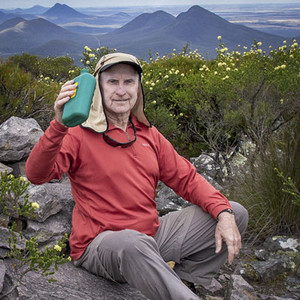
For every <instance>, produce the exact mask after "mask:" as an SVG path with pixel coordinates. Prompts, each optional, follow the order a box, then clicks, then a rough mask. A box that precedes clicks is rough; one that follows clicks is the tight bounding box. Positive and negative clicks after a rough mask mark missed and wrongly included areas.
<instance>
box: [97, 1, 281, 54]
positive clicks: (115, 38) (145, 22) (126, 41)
mask: <svg viewBox="0 0 300 300" xmlns="http://www.w3.org/2000/svg"><path fill="white" fill-rule="evenodd" d="M156 19H157V13H152V14H143V15H141V16H139V17H137V18H136V19H134V20H133V21H131V22H130V23H128V24H127V25H125V26H123V27H122V28H121V29H119V30H116V31H115V32H112V33H110V34H106V35H104V36H102V37H99V39H101V41H102V43H103V44H104V45H108V46H111V47H114V48H117V49H118V50H120V51H131V52H132V53H134V54H136V55H137V56H143V55H145V54H147V53H148V51H149V49H151V50H152V51H153V52H154V51H155V52H156V51H157V52H159V53H160V54H161V55H164V54H166V53H170V52H172V51H173V49H174V48H175V49H178V50H180V49H181V48H182V47H183V46H184V45H185V44H186V43H189V45H190V48H191V49H198V50H199V51H200V53H201V54H203V55H205V54H207V55H208V56H209V57H213V56H214V55H215V48H216V46H217V37H218V36H219V35H221V36H222V41H223V42H225V43H226V44H227V45H228V46H229V47H231V48H235V47H236V46H237V45H239V44H240V45H243V46H248V47H250V46H251V45H252V44H253V42H254V40H257V41H261V42H262V43H263V45H265V47H266V48H267V47H268V46H269V45H273V46H275V47H276V46H279V45H281V44H282V41H283V39H284V38H282V37H279V36H275V35H271V34H266V33H263V32H260V31H257V30H253V29H250V28H248V27H245V26H242V25H236V24H232V23H230V22H228V21H226V20H225V19H223V18H221V17H219V16H217V15H216V14H213V13H211V12H209V11H208V10H206V9H204V8H201V7H200V6H193V7H191V8H190V9H189V10H188V11H187V12H184V13H181V14H179V15H178V16H177V17H176V18H173V19H172V20H171V18H169V19H168V20H167V22H166V23H165V24H163V25H162V26H158V27H156ZM135 23H136V26H135V28H134V26H133V24H135ZM129 25H130V26H129ZM143 32H146V33H147V34H146V35H145V34H143ZM119 33H122V34H119ZM133 33H134V34H133Z"/></svg>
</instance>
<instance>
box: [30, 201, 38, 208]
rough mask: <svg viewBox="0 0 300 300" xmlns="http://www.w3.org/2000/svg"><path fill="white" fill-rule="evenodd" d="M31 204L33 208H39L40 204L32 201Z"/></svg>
mask: <svg viewBox="0 0 300 300" xmlns="http://www.w3.org/2000/svg"><path fill="white" fill-rule="evenodd" d="M31 206H32V208H33V209H39V207H40V205H39V204H38V203H37V202H32V203H31Z"/></svg>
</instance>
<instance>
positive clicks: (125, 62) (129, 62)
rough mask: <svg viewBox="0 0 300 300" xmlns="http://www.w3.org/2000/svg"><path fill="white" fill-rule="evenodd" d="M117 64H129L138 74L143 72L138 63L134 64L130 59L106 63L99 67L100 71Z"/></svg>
mask: <svg viewBox="0 0 300 300" xmlns="http://www.w3.org/2000/svg"><path fill="white" fill-rule="evenodd" d="M119 64H127V65H130V66H132V67H134V68H135V69H136V70H137V71H138V73H139V74H141V73H143V69H142V68H141V66H139V65H138V64H136V63H134V62H132V61H120V62H115V63H111V64H107V65H105V66H103V67H102V68H101V69H100V73H101V72H104V71H106V70H107V69H109V68H111V67H112V66H115V65H119Z"/></svg>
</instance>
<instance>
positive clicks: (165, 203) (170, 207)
mask: <svg viewBox="0 0 300 300" xmlns="http://www.w3.org/2000/svg"><path fill="white" fill-rule="evenodd" d="M159 186H160V188H159V191H158V192H157V195H156V198H155V202H156V208H157V210H158V213H159V215H160V216H162V215H165V214H167V213H169V212H172V211H177V210H180V209H182V208H183V207H187V206H189V205H191V203H190V202H188V201H185V200H184V199H183V198H181V197H180V196H178V195H177V194H176V193H175V192H174V191H173V190H172V189H170V188H169V187H167V186H166V185H165V184H163V183H162V182H160V183H159Z"/></svg>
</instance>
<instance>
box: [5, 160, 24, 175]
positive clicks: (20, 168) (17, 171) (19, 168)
mask: <svg viewBox="0 0 300 300" xmlns="http://www.w3.org/2000/svg"><path fill="white" fill-rule="evenodd" d="M8 165H9V167H10V168H12V172H11V173H12V174H13V175H14V176H15V177H19V176H23V177H26V173H25V161H20V162H16V163H13V164H8Z"/></svg>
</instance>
